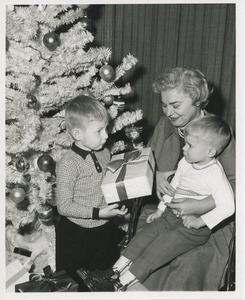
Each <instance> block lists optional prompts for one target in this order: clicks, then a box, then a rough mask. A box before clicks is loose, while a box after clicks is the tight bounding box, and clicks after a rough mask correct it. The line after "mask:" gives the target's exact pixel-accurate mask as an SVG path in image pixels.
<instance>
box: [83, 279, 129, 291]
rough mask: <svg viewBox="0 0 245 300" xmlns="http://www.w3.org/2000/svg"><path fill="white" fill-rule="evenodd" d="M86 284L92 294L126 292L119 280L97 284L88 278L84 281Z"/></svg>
mask: <svg viewBox="0 0 245 300" xmlns="http://www.w3.org/2000/svg"><path fill="white" fill-rule="evenodd" d="M84 283H85V284H86V286H87V287H88V288H89V289H90V291H91V292H117V291H125V290H126V289H124V286H123V285H122V284H121V282H120V281H119V279H115V280H113V279H112V280H106V281H102V282H97V281H95V280H93V279H91V278H87V279H84Z"/></svg>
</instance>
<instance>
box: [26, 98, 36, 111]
mask: <svg viewBox="0 0 245 300" xmlns="http://www.w3.org/2000/svg"><path fill="white" fill-rule="evenodd" d="M27 99H28V103H27V107H28V108H31V109H35V110H37V109H38V102H37V98H36V97H35V96H34V95H32V94H28V95H27Z"/></svg>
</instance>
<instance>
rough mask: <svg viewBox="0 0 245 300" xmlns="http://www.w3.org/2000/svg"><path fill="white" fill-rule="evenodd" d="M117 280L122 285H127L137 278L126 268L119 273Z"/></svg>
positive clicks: (134, 281)
mask: <svg viewBox="0 0 245 300" xmlns="http://www.w3.org/2000/svg"><path fill="white" fill-rule="evenodd" d="M119 280H120V282H121V284H122V285H123V286H125V285H126V286H127V287H129V286H130V285H132V284H134V283H136V282H137V281H138V279H137V278H136V277H135V276H134V275H133V274H132V273H131V272H130V271H128V270H127V271H126V272H124V273H123V274H121V276H120V278H119Z"/></svg>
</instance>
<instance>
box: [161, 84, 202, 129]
mask: <svg viewBox="0 0 245 300" xmlns="http://www.w3.org/2000/svg"><path fill="white" fill-rule="evenodd" d="M161 103H162V110H163V113H164V114H165V115H166V116H167V117H168V118H169V120H170V121H171V122H172V124H173V126H175V127H185V126H186V125H187V124H188V123H189V122H190V121H192V120H194V119H195V118H197V117H199V116H200V112H201V109H200V107H198V106H197V105H196V104H193V100H192V99H191V97H190V96H188V95H186V94H184V93H183V92H182V91H181V90H180V89H177V88H176V89H169V90H166V91H161Z"/></svg>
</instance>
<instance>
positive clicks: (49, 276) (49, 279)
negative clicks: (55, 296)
mask: <svg viewBox="0 0 245 300" xmlns="http://www.w3.org/2000/svg"><path fill="white" fill-rule="evenodd" d="M43 271H44V275H43V274H39V273H32V274H30V276H29V281H30V282H35V283H36V285H35V286H40V285H43V284H45V283H47V284H48V286H49V287H48V291H49V292H54V291H60V290H61V289H69V288H70V287H71V286H72V283H71V282H60V278H59V277H57V278H56V277H54V274H53V273H52V270H51V267H50V266H46V267H45V268H44V269H43ZM31 289H32V286H31V285H30V286H29V288H28V287H25V288H24V289H21V288H19V292H28V290H30V291H31Z"/></svg>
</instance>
